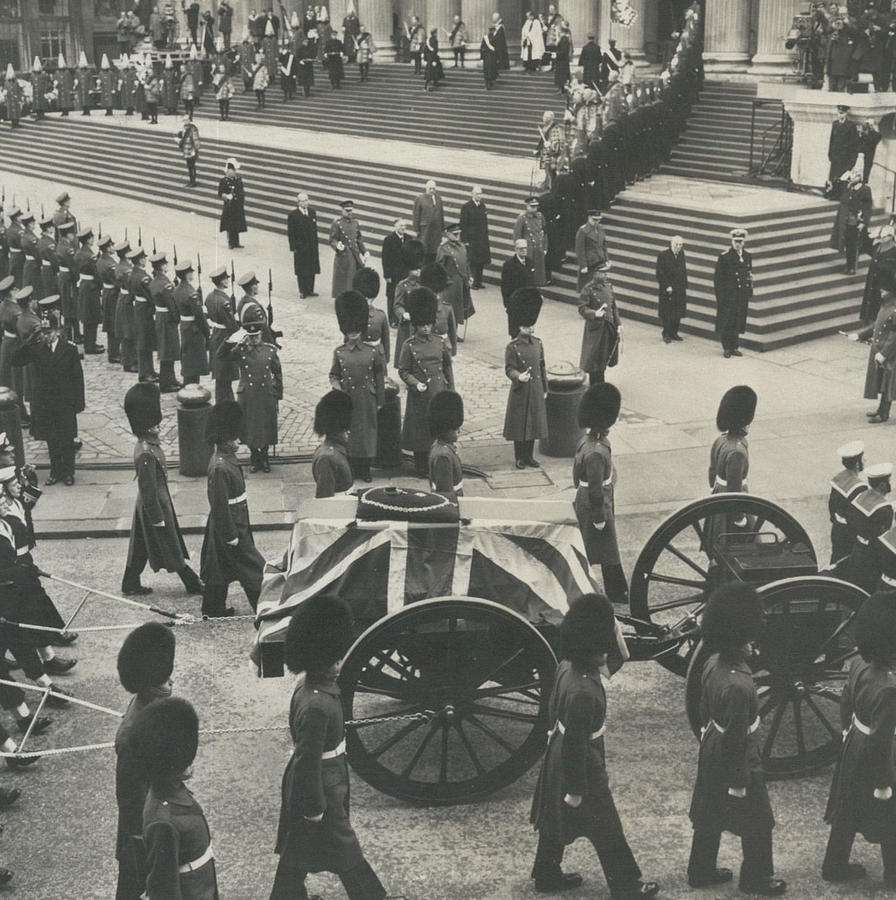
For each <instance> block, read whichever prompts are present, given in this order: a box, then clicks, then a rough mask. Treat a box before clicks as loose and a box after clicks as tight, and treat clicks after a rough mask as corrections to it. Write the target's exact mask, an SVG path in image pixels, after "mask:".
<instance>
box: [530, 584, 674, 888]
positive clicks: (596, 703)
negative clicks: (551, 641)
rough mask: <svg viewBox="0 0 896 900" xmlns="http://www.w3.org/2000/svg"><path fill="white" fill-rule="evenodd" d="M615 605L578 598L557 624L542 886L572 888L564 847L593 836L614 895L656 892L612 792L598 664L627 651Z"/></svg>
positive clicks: (577, 879)
mask: <svg viewBox="0 0 896 900" xmlns="http://www.w3.org/2000/svg"><path fill="white" fill-rule="evenodd" d="M623 650H624V641H623V640H622V638H621V637H619V632H618V627H617V625H616V619H615V616H614V613H613V607H612V605H611V604H610V603H609V602H608V600H607V599H606V597H602V596H601V595H600V594H585V595H584V596H582V597H579V598H577V599H576V600H573V602H572V603H571V604H570V608H569V611H568V612H567V613H566V615H565V616H564V617H563V621H562V623H561V625H560V655H561V657H562V659H561V662H560V665H559V666H558V667H557V671H556V674H555V675H554V687H553V690H552V692H551V698H550V700H549V703H548V718H549V720H550V721H551V722H552V727H551V730H550V732H548V747H547V753H546V755H545V758H544V762H543V763H542V766H541V772H540V773H539V775H538V783H537V785H536V787H535V796H534V797H533V798H532V811H531V814H530V819H531V822H532V824H533V826H534V827H535V829H536V831H538V850H537V851H536V854H535V863H534V865H533V866H532V878H534V879H535V890H536V891H537V892H538V893H553V892H555V891H568V890H574V889H575V888H577V887H579V886H580V885H581V884H582V877H581V876H580V875H578V874H576V873H574V872H569V873H565V872H564V871H563V870H562V869H561V868H560V866H561V863H562V862H563V853H564V848H565V846H566V845H567V844H571V843H572V842H573V841H574V840H575V839H576V838H578V837H585V838H587V839H588V840H589V841H591V843H592V845H593V846H594V849H595V850H596V851H597V854H598V857H599V859H600V862H601V866H602V867H603V870H604V877H605V878H606V879H607V884H608V885H609V888H610V895H611V896H612V897H613V898H623V900H634V898H637V897H653V896H655V895H656V894H657V893H659V889H660V888H659V885H658V884H657V883H656V882H653V881H642V880H641V870H640V868H639V867H638V863H637V862H636V861H635V857H634V854H633V853H632V851H631V848H630V847H629V845H628V841H627V840H626V839H625V833H624V831H623V829H622V822H621V821H620V820H619V814H618V813H617V811H616V804H615V803H614V802H613V795H612V794H611V793H610V784H609V779H608V777H607V765H606V755H605V749H604V731H605V729H606V719H607V696H606V692H605V691H604V687H603V684H602V682H601V671H608V670H607V657H608V655H610V654H612V655H613V656H617V655H618V654H620V653H622V656H623V658H626V657H627V655H628V651H627V650H625V651H624V652H623Z"/></svg>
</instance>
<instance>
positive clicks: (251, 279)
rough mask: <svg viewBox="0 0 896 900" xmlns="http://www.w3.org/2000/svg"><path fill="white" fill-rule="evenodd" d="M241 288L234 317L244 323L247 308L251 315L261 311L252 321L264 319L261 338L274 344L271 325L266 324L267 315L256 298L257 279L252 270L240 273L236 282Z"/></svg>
mask: <svg viewBox="0 0 896 900" xmlns="http://www.w3.org/2000/svg"><path fill="white" fill-rule="evenodd" d="M236 283H237V284H238V285H239V286H240V287H241V288H242V290H243V296H242V297H240V299H239V302H238V303H237V305H236V318H237V321H238V322H240V323H241V324H245V322H246V314H247V313H248V311H249V310H252V314H253V316H255V315H256V313H257V312H258V311H259V310H260V311H261V319H259V318H257V317H256V318H255V319H254V321H256V322H259V321H261V320H262V319H263V320H264V324H263V326H262V340H263V341H264V342H265V343H266V344H275V343H276V341H275V340H274V334H273V332H272V331H271V327H270V325H269V324H268V316H267V313H266V312H265V309H264V307H263V306H262V305H261V302H260V301H259V300H258V279H257V278H256V277H255V273H254V272H246V274H245V275H241V276H240V277H239V278H238V279H237V282H236Z"/></svg>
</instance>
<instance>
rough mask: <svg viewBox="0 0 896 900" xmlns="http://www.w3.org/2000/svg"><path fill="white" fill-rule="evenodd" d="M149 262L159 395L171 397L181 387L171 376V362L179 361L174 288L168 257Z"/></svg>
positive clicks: (156, 258)
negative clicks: (150, 265)
mask: <svg viewBox="0 0 896 900" xmlns="http://www.w3.org/2000/svg"><path fill="white" fill-rule="evenodd" d="M149 261H150V262H151V263H152V281H151V282H150V285H149V296H150V299H151V300H152V303H153V306H154V307H155V331H156V352H157V353H158V356H159V390H160V391H161V392H162V393H163V394H173V393H175V392H176V391H179V390H180V389H181V388H182V387H183V385H182V384H181V383H180V382H179V381H178V380H177V378H176V376H175V374H174V362H175V360H179V359H180V335H179V334H178V331H177V324H178V315H177V308H176V306H175V303H174V285H173V284H172V283H171V281H170V279H169V278H168V257H167V256H165V254H164V253H157V254H156V255H155V256H153V257H152V258H151V259H150V260H149Z"/></svg>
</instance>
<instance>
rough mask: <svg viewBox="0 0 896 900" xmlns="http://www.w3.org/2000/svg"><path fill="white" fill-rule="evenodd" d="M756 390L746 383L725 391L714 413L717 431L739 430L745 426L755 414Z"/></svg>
mask: <svg viewBox="0 0 896 900" xmlns="http://www.w3.org/2000/svg"><path fill="white" fill-rule="evenodd" d="M756 400H757V397H756V391H754V390H753V388H751V387H749V385H746V384H738V385H735V386H734V387H733V388H729V389H728V390H727V391H725V396H724V397H722V400H721V402H720V403H719V411H718V412H717V413H716V427H717V428H718V429H719V431H739V430H742V429H744V428H746V427H747V426H748V425H749V424H750V423H751V422H752V421H753V416H755V415H756Z"/></svg>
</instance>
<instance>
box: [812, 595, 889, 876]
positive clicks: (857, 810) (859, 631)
mask: <svg viewBox="0 0 896 900" xmlns="http://www.w3.org/2000/svg"><path fill="white" fill-rule="evenodd" d="M893 599H894V597H893V593H892V588H888V589H887V592H886V593H879V594H875V595H874V596H873V597H871V598H869V599H868V600H866V601H865V602H864V603H863V604H862V606H861V608H860V609H859V611H858V613H857V614H856V619H855V633H856V644H857V645H858V648H859V653H860V654H861V658H859V659H856V660H854V661H853V663H852V665H851V666H850V669H849V677H848V679H847V681H846V686H845V687H844V689H843V693H842V694H841V695H840V725H841V728H842V729H843V734H844V741H843V747H842V749H841V751H840V758H839V760H838V761H837V766H836V768H835V770H834V778H833V781H832V783H831V793H830V797H829V798H828V805H827V810H826V812H825V821H827V822H828V823H829V824H830V826H831V834H830V837H829V838H828V845H827V849H826V851H825V855H824V862H823V864H822V867H821V877H822V878H823V879H824V880H825V881H833V882H848V881H855V880H856V879H859V878H863V877H864V876H865V874H866V873H865V867H864V866H863V865H861V864H860V863H851V862H850V861H849V855H850V852H851V851H852V845H853V842H854V841H855V837H856V833H857V832H860V833H861V834H862V835H863V836H864V838H865V840H867V841H869V842H870V843H872V844H880V855H881V858H882V859H883V864H884V888H885V889H886V888H888V889H889V890H893V889H894V888H896V799H894V797H893V784H894V770H893V759H894V757H896V746H894V736H893V731H894V729H896V675H894V674H893V665H894V663H896V605H894V603H893Z"/></svg>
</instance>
